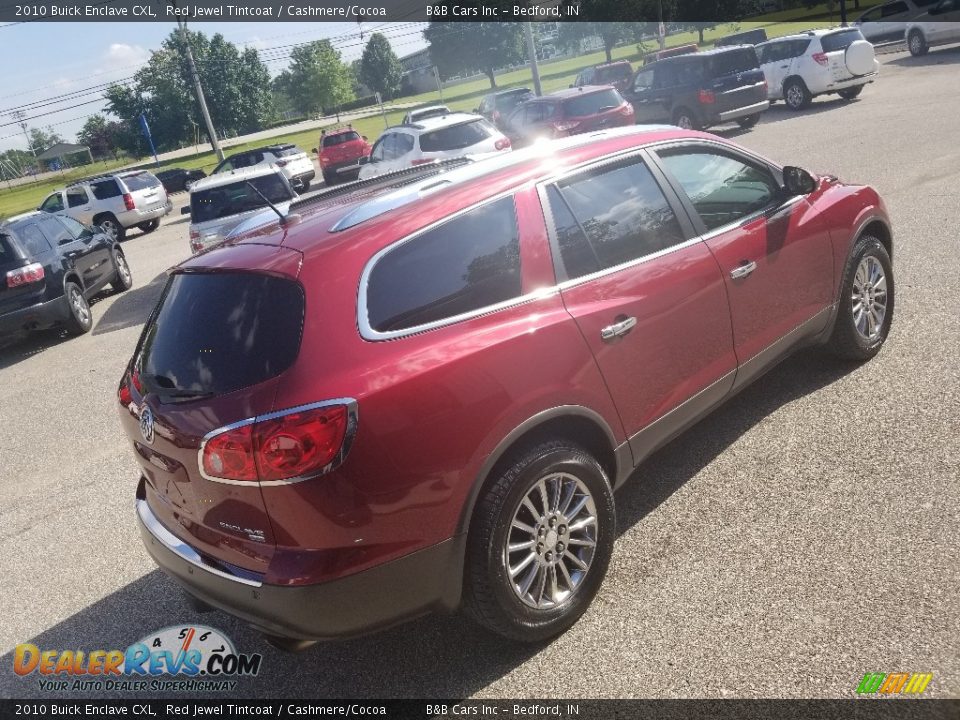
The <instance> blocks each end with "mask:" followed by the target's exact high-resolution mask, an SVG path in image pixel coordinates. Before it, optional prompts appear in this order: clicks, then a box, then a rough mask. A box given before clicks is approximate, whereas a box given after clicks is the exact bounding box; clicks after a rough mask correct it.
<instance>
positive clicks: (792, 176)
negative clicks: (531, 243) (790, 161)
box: [783, 165, 817, 196]
mask: <svg viewBox="0 0 960 720" xmlns="http://www.w3.org/2000/svg"><path fill="white" fill-rule="evenodd" d="M783 187H784V189H786V191H787V192H788V193H789V194H790V195H791V196H795V195H809V194H810V193H812V192H813V191H814V190H815V189H816V188H817V181H816V180H814V179H813V175H811V174H810V173H808V172H807V171H806V170H804V169H803V168H799V167H793V166H792V165H788V166H787V167H785V168H784V169H783Z"/></svg>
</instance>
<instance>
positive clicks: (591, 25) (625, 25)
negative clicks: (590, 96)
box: [557, 0, 669, 62]
mask: <svg viewBox="0 0 960 720" xmlns="http://www.w3.org/2000/svg"><path fill="white" fill-rule="evenodd" d="M665 4H666V3H665ZM615 5H616V8H620V9H619V10H617V12H621V13H622V12H623V8H624V4H623V3H619V2H618V3H615ZM627 6H628V7H629V6H631V3H629V2H627ZM632 6H633V7H634V10H633V12H632V13H629V12H628V13H626V14H628V15H630V14H634V16H638V17H641V16H643V15H644V14H646V16H647V17H651V15H650V14H649V11H648V10H646V11H645V10H643V5H642V4H641V3H639V2H634V3H633V4H632ZM668 7H669V5H668ZM613 11H614V7H613V6H611V4H610V1H609V0H584V1H583V2H581V3H580V12H581V13H582V14H583V15H585V16H587V17H608V16H609V15H608V13H610V12H613ZM666 11H667V10H666V8H665V9H664V12H666ZM652 17H656V7H655V6H654V9H653V15H652ZM651 26H652V31H653V32H656V23H648V22H565V23H560V32H559V35H558V37H557V43H558V44H559V45H560V47H562V48H564V49H566V50H570V51H579V50H580V43H581V41H583V40H585V39H587V38H590V37H599V38H600V41H601V42H602V43H603V51H604V53H605V54H606V56H607V62H612V61H613V48H615V47H616V46H617V45H619V44H620V43H624V42H628V41H631V40H635V41H637V42H640V39H641V36H642V34H643V33H644V32H648V31H650V30H651Z"/></svg>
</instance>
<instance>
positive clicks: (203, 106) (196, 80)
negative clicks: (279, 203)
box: [171, 0, 223, 161]
mask: <svg viewBox="0 0 960 720" xmlns="http://www.w3.org/2000/svg"><path fill="white" fill-rule="evenodd" d="M171 4H172V5H173V7H177V3H176V1H175V0H174V2H172V3H171ZM177 26H178V27H179V28H180V37H181V39H182V40H183V46H184V49H185V50H186V52H187V65H188V66H189V67H190V75H191V77H193V88H194V90H196V93H197V103H198V104H199V105H200V112H201V113H202V114H203V120H204V122H206V124H207V135H208V136H209V138H210V144H211V145H213V150H214V152H216V153H217V159H218V160H220V161H222V160H223V150H221V149H220V141H219V140H218V139H217V133H216V131H215V130H214V129H213V121H212V120H211V119H210V111H209V110H207V100H206V98H204V97H203V87H202V86H201V85H200V76H199V75H198V74H197V65H196V63H194V62H193V51H192V50H190V36H189V35H187V24H186V23H185V22H184V21H183V20H181V19H180V18H179V16H178V17H177Z"/></svg>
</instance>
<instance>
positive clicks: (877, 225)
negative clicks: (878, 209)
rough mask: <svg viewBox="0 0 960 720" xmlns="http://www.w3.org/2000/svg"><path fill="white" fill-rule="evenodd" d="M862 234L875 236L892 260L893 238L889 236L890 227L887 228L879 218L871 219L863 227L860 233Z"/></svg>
mask: <svg viewBox="0 0 960 720" xmlns="http://www.w3.org/2000/svg"><path fill="white" fill-rule="evenodd" d="M860 235H861V236H863V235H873V236H874V237H876V238H877V240H879V241H880V242H881V243H882V244H883V247H884V248H885V249H886V251H887V255H889V256H890V259H891V260H893V238H892V237H890V228H888V227H887V226H886V225H885V224H884V223H882V222H881V221H880V220H873V221H872V222H870V223H868V224H867V226H866V227H865V228H863V230H862V231H861V233H860Z"/></svg>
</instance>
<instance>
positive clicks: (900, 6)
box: [880, 2, 908, 17]
mask: <svg viewBox="0 0 960 720" xmlns="http://www.w3.org/2000/svg"><path fill="white" fill-rule="evenodd" d="M907 10H908V8H907V4H906V3H903V2H895V3H891V4H890V5H884V6H883V7H881V8H880V15H881V16H882V17H890V16H891V15H899V14H900V13H905V12H907Z"/></svg>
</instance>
